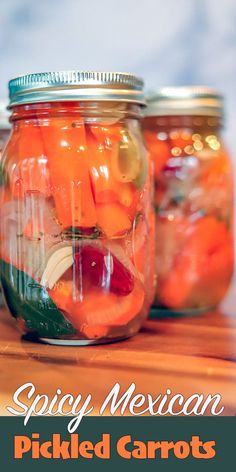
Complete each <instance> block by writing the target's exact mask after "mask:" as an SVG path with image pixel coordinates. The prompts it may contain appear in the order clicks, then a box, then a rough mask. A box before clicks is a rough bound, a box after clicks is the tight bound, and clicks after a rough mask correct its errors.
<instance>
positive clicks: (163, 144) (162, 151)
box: [144, 131, 171, 179]
mask: <svg viewBox="0 0 236 472" xmlns="http://www.w3.org/2000/svg"><path fill="white" fill-rule="evenodd" d="M144 137H145V139H146V142H147V148H148V150H149V152H150V155H151V159H152V160H153V162H154V178H155V179H158V178H159V176H160V172H161V171H162V169H163V168H164V166H165V164H166V162H167V160H168V159H169V157H170V156H171V152H170V146H169V143H168V142H167V141H160V140H159V139H157V137H156V134H155V133H152V132H151V131H144Z"/></svg>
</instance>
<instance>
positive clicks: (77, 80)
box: [9, 71, 145, 107]
mask: <svg viewBox="0 0 236 472" xmlns="http://www.w3.org/2000/svg"><path fill="white" fill-rule="evenodd" d="M143 85H144V84H143V80H142V79H140V78H139V77H136V76H134V75H132V74H126V73H120V72H93V71H60V72H41V73H36V74H28V75H22V76H20V77H17V78H15V79H12V80H10V82H9V98H10V104H9V107H12V106H15V105H23V104H27V103H28V104H29V103H39V102H54V101H73V100H83V101H87V100H94V101H98V100H99V101H108V100H109V101H111V100H113V101H125V102H130V103H138V104H140V105H145V98H144V92H143Z"/></svg>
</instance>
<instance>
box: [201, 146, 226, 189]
mask: <svg viewBox="0 0 236 472" xmlns="http://www.w3.org/2000/svg"><path fill="white" fill-rule="evenodd" d="M231 177H232V167H231V165H230V160H229V157H228V156H227V154H226V153H225V154H223V153H221V154H219V156H218V157H215V158H212V159H210V160H208V162H207V163H206V165H205V166H204V167H203V171H202V173H201V175H200V181H201V185H204V187H206V188H211V187H222V186H223V187H224V188H225V187H226V186H228V184H229V180H230V181H231Z"/></svg>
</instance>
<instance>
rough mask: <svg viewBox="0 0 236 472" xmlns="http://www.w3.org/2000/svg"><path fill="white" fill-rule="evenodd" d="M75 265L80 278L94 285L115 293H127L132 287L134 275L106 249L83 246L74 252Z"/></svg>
mask: <svg viewBox="0 0 236 472" xmlns="http://www.w3.org/2000/svg"><path fill="white" fill-rule="evenodd" d="M75 261H76V267H77V270H78V271H79V273H80V274H81V273H82V278H83V277H84V278H85V279H87V280H89V282H90V283H91V284H92V285H93V286H95V287H103V288H104V289H105V290H106V291H108V292H112V293H116V294H117V295H123V296H125V295H128V294H129V293H130V292H132V290H133V288H134V276H133V275H132V274H131V273H130V272H129V270H128V269H127V268H126V267H125V266H124V265H123V264H121V262H120V261H119V260H118V259H117V257H115V256H114V255H112V254H111V253H110V252H109V251H108V250H105V249H104V251H103V250H102V251H101V250H99V249H97V248H94V247H92V246H89V245H88V246H85V247H83V248H82V249H81V250H80V251H79V252H77V253H76V254H75Z"/></svg>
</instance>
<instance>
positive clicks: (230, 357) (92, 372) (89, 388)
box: [0, 284, 236, 415]
mask: <svg viewBox="0 0 236 472" xmlns="http://www.w3.org/2000/svg"><path fill="white" fill-rule="evenodd" d="M235 286H236V285H235V284H234V287H233V289H232V290H231V292H230V294H229V297H228V298H227V299H226V301H225V303H224V304H223V306H222V308H221V309H220V310H219V311H216V312H210V313H206V314H204V315H198V316H194V317H178V318H164V319H163V318H162V319H155V320H149V321H147V322H146V323H145V325H144V327H143V329H142V331H141V332H140V333H139V334H138V335H137V336H135V337H133V338H131V339H129V340H126V341H122V342H117V343H114V344H107V345H102V346H88V347H58V346H48V345H44V344H38V343H32V342H28V341H22V340H21V338H20V335H19V332H18V331H17V330H16V327H15V325H14V321H13V320H12V318H11V317H10V315H9V313H7V311H6V310H5V309H2V310H1V311H0V338H1V342H0V354H1V356H0V381H1V391H0V413H1V414H2V415H7V410H6V406H7V405H12V395H13V393H14V391H15V390H16V389H17V388H18V387H19V386H20V385H22V384H23V383H25V382H32V383H34V385H35V386H36V388H37V392H38V393H46V394H48V395H50V396H53V395H54V394H55V392H56V389H57V388H60V389H61V390H62V391H63V393H68V392H69V393H71V394H73V395H75V396H76V395H78V393H81V394H82V396H84V397H85V396H86V395H87V394H88V393H91V394H92V397H93V405H94V411H93V413H94V414H96V413H98V410H99V408H100V406H101V403H102V401H103V400H104V399H105V397H106V395H107V394H108V392H109V391H110V389H111V388H112V387H113V385H114V384H115V383H116V382H119V383H120V385H121V390H122V391H125V389H127V388H128V387H129V385H130V384H131V382H135V384H136V393H143V394H147V393H150V394H151V395H153V397H155V396H157V395H158V394H159V393H165V392H166V389H167V388H170V389H171V390H172V391H173V392H175V393H182V394H183V395H184V396H186V397H187V396H189V395H191V394H193V393H199V394H200V393H203V394H204V395H208V394H209V393H211V394H213V393H220V394H221V395H222V403H223V405H224V407H225V410H224V414H225V415H235V414H236V368H235V367H236V363H235V362H236V313H235V304H236V294H235ZM207 413H208V414H209V412H207Z"/></svg>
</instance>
